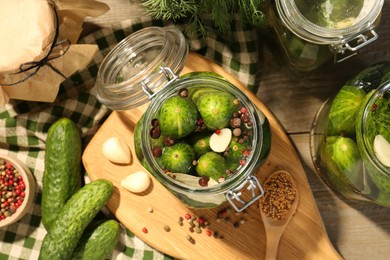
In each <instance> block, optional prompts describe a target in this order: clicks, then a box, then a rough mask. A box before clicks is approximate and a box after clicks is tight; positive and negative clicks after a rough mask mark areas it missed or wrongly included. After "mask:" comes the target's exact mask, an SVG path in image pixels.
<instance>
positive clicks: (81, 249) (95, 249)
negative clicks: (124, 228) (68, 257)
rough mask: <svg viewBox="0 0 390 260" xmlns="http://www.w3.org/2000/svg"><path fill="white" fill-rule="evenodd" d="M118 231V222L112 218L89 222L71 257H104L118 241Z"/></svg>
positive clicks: (86, 259) (88, 259)
mask: <svg viewBox="0 0 390 260" xmlns="http://www.w3.org/2000/svg"><path fill="white" fill-rule="evenodd" d="M119 231H120V226H119V223H118V222H117V221H116V220H114V219H110V220H102V221H98V222H94V223H91V225H89V226H88V227H87V229H86V230H85V231H84V233H83V235H82V237H81V238H80V241H79V243H78V245H77V247H76V249H75V250H74V252H73V255H72V259H85V260H95V259H96V260H101V259H106V258H107V257H109V256H110V255H111V254H112V252H113V251H114V249H115V246H116V245H117V243H118V238H119Z"/></svg>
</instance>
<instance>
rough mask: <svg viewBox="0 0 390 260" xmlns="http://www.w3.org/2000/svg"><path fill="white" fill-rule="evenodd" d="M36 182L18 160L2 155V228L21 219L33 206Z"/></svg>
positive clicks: (0, 188) (0, 165)
mask: <svg viewBox="0 0 390 260" xmlns="http://www.w3.org/2000/svg"><path fill="white" fill-rule="evenodd" d="M34 195H35V180H34V178H33V176H32V174H31V172H30V170H29V169H28V168H27V166H25V165H24V164H23V163H22V162H20V161H19V160H18V159H16V158H13V157H11V156H8V155H0V228H1V227H5V226H8V225H10V224H13V223H15V222H16V221H18V220H19V219H21V218H22V217H23V216H24V215H25V214H26V213H27V212H28V211H29V210H30V207H31V206H32V203H33V200H34Z"/></svg>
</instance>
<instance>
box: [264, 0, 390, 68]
mask: <svg viewBox="0 0 390 260" xmlns="http://www.w3.org/2000/svg"><path fill="white" fill-rule="evenodd" d="M383 3H384V1H383V0H378V1H369V0H347V1H334V0H317V1H308V0H276V1H272V4H270V6H269V8H268V11H267V15H268V19H269V24H270V27H271V36H270V37H269V38H268V39H267V40H268V43H269V46H270V48H272V51H273V53H274V54H275V55H276V56H277V57H278V58H279V59H280V62H281V64H282V66H285V67H287V68H288V70H289V71H291V72H293V74H305V73H308V72H310V71H312V70H314V69H316V68H318V67H319V66H321V65H322V64H324V63H325V62H327V61H329V60H332V58H333V61H334V62H335V63H337V62H342V61H344V60H346V59H348V58H350V57H352V56H354V55H356V54H357V52H358V50H359V49H360V48H362V47H364V46H366V45H368V44H370V43H371V42H373V41H375V40H376V39H377V38H378V34H377V33H376V32H375V28H376V27H377V26H378V24H379V20H380V14H381V11H382V6H383Z"/></svg>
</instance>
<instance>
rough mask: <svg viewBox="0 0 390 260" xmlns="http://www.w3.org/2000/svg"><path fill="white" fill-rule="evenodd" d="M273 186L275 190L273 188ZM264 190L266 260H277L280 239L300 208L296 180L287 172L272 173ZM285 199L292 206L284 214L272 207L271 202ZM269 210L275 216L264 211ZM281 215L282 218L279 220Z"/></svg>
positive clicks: (262, 210)
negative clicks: (278, 216)
mask: <svg viewBox="0 0 390 260" xmlns="http://www.w3.org/2000/svg"><path fill="white" fill-rule="evenodd" d="M275 184H277V185H275ZM274 185H275V186H274ZM273 186H274V187H275V188H272V187H273ZM276 187H278V188H276ZM263 188H264V195H263V197H261V198H260V214H261V217H262V219H263V224H264V228H265V234H266V248H265V260H275V259H276V257H277V254H278V246H279V241H280V238H281V236H282V234H283V231H284V230H285V228H286V226H287V225H288V223H289V222H290V220H291V218H292V216H293V215H294V213H295V211H296V209H297V206H298V198H299V196H298V189H297V186H296V183H295V181H294V179H293V178H292V176H291V175H290V173H288V172H286V171H276V172H274V173H272V174H271V175H270V176H269V177H268V178H267V179H266V181H265V182H264V184H263ZM283 197H284V199H282V201H284V202H290V203H287V204H291V205H290V207H289V208H286V210H285V211H284V213H283V214H282V212H281V211H280V210H276V208H274V207H272V205H271V204H269V201H270V200H274V199H277V198H283ZM267 201H268V202H267ZM269 205H271V207H269ZM267 209H268V212H270V211H269V210H271V212H272V214H273V215H269V214H266V213H265V212H264V211H265V210H267ZM279 214H280V215H281V218H277V215H279Z"/></svg>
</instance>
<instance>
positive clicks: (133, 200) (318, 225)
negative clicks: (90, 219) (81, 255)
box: [82, 53, 341, 260]
mask: <svg viewBox="0 0 390 260" xmlns="http://www.w3.org/2000/svg"><path fill="white" fill-rule="evenodd" d="M191 71H213V72H216V73H219V74H220V75H222V76H223V77H225V78H226V79H228V80H229V81H231V82H232V83H233V84H235V85H236V86H237V87H238V88H240V89H241V90H242V91H243V92H244V93H245V94H246V95H247V96H248V97H249V98H250V99H251V100H252V102H253V103H254V104H255V105H256V106H258V107H259V108H260V109H261V110H262V111H263V112H264V114H265V115H266V116H267V118H268V119H269V121H270V124H271V129H272V148H271V153H270V156H269V158H268V159H267V161H266V162H265V163H264V165H263V166H262V167H261V168H260V169H259V171H258V172H257V173H256V175H257V176H258V178H259V180H260V181H261V182H262V181H264V180H265V178H266V177H267V176H269V175H270V174H271V173H272V172H274V171H276V170H287V171H289V172H290V173H291V174H292V176H293V177H294V178H295V181H296V182H297V186H298V189H299V196H300V198H299V205H298V209H297V212H296V214H295V216H294V217H293V219H292V220H291V222H290V224H289V225H288V226H287V228H286V230H285V233H284V234H283V236H282V238H281V241H280V247H279V253H278V259H289V260H290V259H326V260H329V259H341V257H340V255H339V254H338V253H337V252H336V250H335V249H334V248H333V246H332V245H331V243H330V241H329V238H328V236H327V234H326V230H325V227H324V224H323V222H322V219H321V216H320V214H319V211H318V209H317V206H316V204H315V200H314V198H313V195H312V192H311V190H310V186H309V183H308V181H307V179H306V175H305V172H304V169H303V167H302V165H301V162H300V160H299V157H298V156H297V154H296V151H295V149H294V147H293V146H292V144H291V142H290V140H289V139H288V137H287V136H286V134H285V132H284V130H283V128H282V127H281V126H280V124H279V122H278V121H277V119H276V118H275V117H274V116H273V115H272V113H271V111H269V109H267V107H266V106H265V105H264V104H263V103H262V102H261V101H260V100H259V99H258V98H257V97H256V96H255V95H254V94H253V93H252V92H250V91H249V90H247V89H246V88H245V87H244V86H243V85H242V84H241V83H240V82H239V81H237V80H236V79H235V78H234V77H232V76H231V75H230V74H228V73H227V72H226V71H225V70H224V69H222V68H221V67H219V66H217V65H216V64H215V63H213V62H212V61H209V60H206V59H205V58H203V57H201V56H199V55H196V54H194V53H191V54H190V55H189V58H188V60H187V63H186V66H185V68H184V70H183V72H182V73H187V72H191ZM146 107H147V104H146V105H144V106H143V107H140V108H136V109H131V110H129V111H126V112H113V113H112V114H111V115H110V116H109V118H108V119H107V120H106V121H105V123H104V124H103V125H102V126H101V128H100V129H99V131H98V132H97V133H96V135H95V136H94V137H93V139H92V140H91V142H90V143H89V145H88V146H87V147H86V149H85V151H84V154H83V158H82V160H83V163H84V166H85V169H86V170H87V172H88V175H89V177H90V178H91V180H95V179H108V180H111V181H112V182H113V183H114V185H115V191H114V194H113V196H112V198H111V199H110V201H109V202H108V205H107V206H108V208H109V210H110V211H111V212H112V213H113V214H115V216H116V217H117V218H118V220H119V221H120V222H121V223H123V225H125V226H126V227H127V228H128V229H129V230H130V231H131V232H133V233H134V234H135V235H136V236H137V237H139V238H140V239H142V240H143V241H145V242H146V243H147V244H149V245H150V246H152V247H153V248H155V249H157V250H159V251H161V252H163V253H165V254H168V255H170V256H173V257H175V258H179V259H224V260H228V259H262V258H263V257H264V248H265V234H264V228H263V224H262V220H261V217H260V213H259V209H258V206H257V205H253V206H251V207H250V208H249V209H248V210H247V211H246V213H240V214H236V213H235V212H233V210H231V212H229V213H227V215H226V216H227V217H229V218H228V219H225V218H223V219H222V221H219V220H217V214H218V212H219V211H220V210H221V208H216V209H207V210H199V209H197V210H195V209H190V208H187V207H186V206H185V205H184V204H182V203H181V202H180V201H179V200H178V199H176V197H174V196H173V195H172V194H171V193H170V192H169V191H168V190H167V189H166V188H165V187H164V186H162V185H161V184H160V183H159V182H158V181H156V180H155V179H154V178H153V177H152V176H151V178H152V185H151V186H150V187H149V189H148V190H147V191H146V192H144V193H142V194H138V195H136V194H133V193H130V192H129V191H127V190H125V189H124V188H122V187H121V186H120V182H121V180H122V179H124V178H125V177H126V176H128V175H129V174H131V173H133V172H136V171H140V170H143V171H145V170H144V169H143V167H142V166H141V164H140V163H139V161H138V160H137V159H136V157H135V152H134V141H133V131H134V127H135V125H136V123H137V121H138V120H139V118H140V117H141V115H142V113H143V112H144V111H145V109H146ZM112 136H117V137H119V138H121V139H123V140H125V141H126V142H127V144H128V145H129V147H130V149H131V152H132V154H133V160H132V162H131V163H130V164H129V165H116V164H113V163H111V162H109V161H108V160H107V159H106V158H105V157H104V156H103V154H102V144H103V143H104V141H105V140H106V139H108V138H109V137H112ZM150 209H153V212H150ZM187 213H188V214H190V215H192V216H196V217H201V216H202V217H204V218H205V219H207V220H208V222H209V223H210V225H209V229H210V230H212V231H214V232H217V233H218V234H219V237H218V238H216V237H214V236H208V235H207V232H206V229H202V233H200V234H199V233H196V232H193V233H192V232H191V231H190V229H189V227H190V224H189V222H188V221H184V222H183V225H182V226H181V225H179V223H178V220H179V217H184V216H185V214H187ZM241 219H244V223H243V222H241V224H240V225H239V226H238V225H237V224H236V225H234V223H240V220H241ZM165 226H168V227H169V228H170V231H169V232H167V231H166V230H165V229H164V227H165ZM144 227H145V228H147V230H148V232H147V233H144V232H143V231H142V229H143V228H144ZM187 235H191V237H192V238H193V241H192V242H190V241H188V240H187V238H186V236H187ZM221 236H222V238H221Z"/></svg>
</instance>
